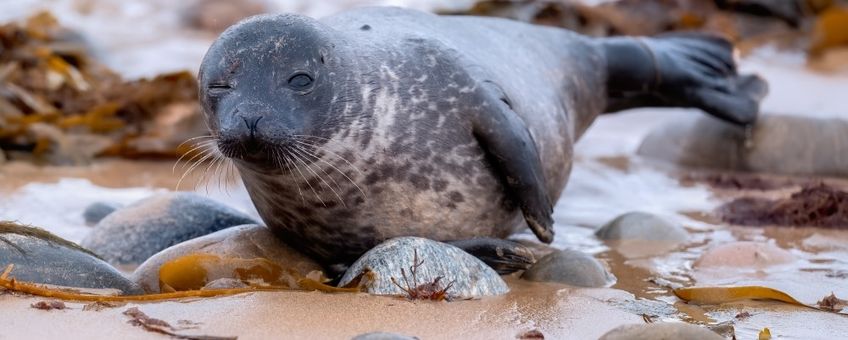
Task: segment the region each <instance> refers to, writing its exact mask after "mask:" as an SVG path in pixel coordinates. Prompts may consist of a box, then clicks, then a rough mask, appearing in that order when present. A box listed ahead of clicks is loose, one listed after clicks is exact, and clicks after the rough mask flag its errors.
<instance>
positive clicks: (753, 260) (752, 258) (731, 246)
mask: <svg viewBox="0 0 848 340" xmlns="http://www.w3.org/2000/svg"><path fill="white" fill-rule="evenodd" d="M794 260H795V256H794V255H792V253H790V252H789V251H786V250H784V249H782V248H780V247H778V246H776V245H774V244H771V243H760V242H747V241H745V242H733V243H727V244H722V245H719V246H716V247H713V248H710V249H709V250H707V251H706V252H704V253H703V254H701V257H699V258H698V259H697V260H696V261H695V263H694V267H695V268H698V269H706V268H726V267H737V268H754V269H762V268H765V267H769V266H773V265H779V264H784V263H789V262H792V261H794Z"/></svg>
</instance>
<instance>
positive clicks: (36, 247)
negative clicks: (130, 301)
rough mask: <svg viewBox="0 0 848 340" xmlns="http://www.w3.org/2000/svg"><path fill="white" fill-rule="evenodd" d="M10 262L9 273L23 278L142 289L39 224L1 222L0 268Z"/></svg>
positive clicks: (128, 290) (128, 291)
mask: <svg viewBox="0 0 848 340" xmlns="http://www.w3.org/2000/svg"><path fill="white" fill-rule="evenodd" d="M9 264H13V265H14V267H13V269H12V271H11V272H10V275H9V277H11V278H15V279H16V280H18V281H22V282H34V283H41V284H49V285H56V286H64V287H76V288H92V289H117V290H120V291H121V292H123V293H124V294H140V293H141V289H140V288H139V287H138V286H137V285H135V284H134V283H132V282H131V281H130V280H128V279H127V278H125V277H124V276H123V275H122V274H121V273H120V272H119V271H118V270H117V269H115V268H114V267H112V266H111V265H109V264H108V263H106V262H105V261H103V260H101V259H99V258H97V257H96V256H95V255H94V254H93V253H91V252H89V251H88V250H85V249H83V248H81V247H80V246H78V245H76V244H74V243H72V242H70V241H66V240H64V239H62V238H59V237H58V236H55V235H53V234H50V233H49V232H47V231H44V230H42V229H39V228H35V227H29V226H22V225H17V224H14V223H10V222H0V271H2V270H3V269H5V268H6V266H7V265H9Z"/></svg>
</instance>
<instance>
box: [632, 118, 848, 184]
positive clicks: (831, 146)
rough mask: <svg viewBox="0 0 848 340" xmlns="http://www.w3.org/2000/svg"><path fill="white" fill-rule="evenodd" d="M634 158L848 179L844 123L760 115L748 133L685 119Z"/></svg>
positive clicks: (662, 130)
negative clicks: (644, 157) (643, 157)
mask: <svg viewBox="0 0 848 340" xmlns="http://www.w3.org/2000/svg"><path fill="white" fill-rule="evenodd" d="M638 153H639V154H640V155H642V156H646V157H649V158H654V159H660V160H665V161H669V162H671V163H675V164H680V165H684V166H691V167H701V168H714V169H722V170H734V171H751V172H766V173H777V174H787V175H817V176H842V177H846V176H848V157H843V156H842V155H848V119H841V118H839V119H837V118H831V119H823V118H813V117H799V116H784V115H774V114H765V115H761V116H760V118H759V119H758V120H757V123H756V125H755V126H754V127H753V128H752V129H751V130H750V132H748V131H746V129H745V128H742V127H738V126H734V125H731V124H729V123H725V122H722V121H719V120H717V119H715V118H711V117H707V116H705V115H697V116H696V115H684V116H680V117H677V118H675V119H673V120H671V121H669V122H668V123H666V124H664V125H662V126H660V127H658V128H657V129H655V130H654V131H652V132H650V133H649V134H648V135H647V136H646V137H645V139H644V140H643V141H642V144H641V145H640V146H639V150H638Z"/></svg>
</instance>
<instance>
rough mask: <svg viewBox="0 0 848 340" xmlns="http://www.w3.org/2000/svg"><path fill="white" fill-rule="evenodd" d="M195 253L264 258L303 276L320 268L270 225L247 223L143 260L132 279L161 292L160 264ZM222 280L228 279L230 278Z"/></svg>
mask: <svg viewBox="0 0 848 340" xmlns="http://www.w3.org/2000/svg"><path fill="white" fill-rule="evenodd" d="M192 253H205V254H212V255H218V256H221V257H228V258H242V259H255V258H264V259H268V260H269V261H271V262H273V263H275V264H277V265H279V266H280V267H281V268H285V269H293V270H295V271H297V272H299V273H301V274H302V275H306V274H308V273H309V272H310V271H313V270H321V266H320V265H319V264H318V263H316V262H315V261H312V260H311V259H309V258H308V257H306V256H305V255H303V254H301V253H300V252H298V251H296V250H294V249H292V248H291V247H289V246H288V245H286V244H285V243H283V242H282V241H280V239H278V238H277V237H276V236H274V234H273V233H271V231H270V230H268V228H266V227H264V226H261V225H256V224H248V225H241V226H236V227H231V228H227V229H224V230H220V231H217V232H214V233H212V234H209V235H206V236H202V237H198V238H195V239H192V240H188V241H186V242H183V243H180V244H177V245H175V246H172V247H170V248H168V249H165V250H163V251H161V252H159V253H157V254H156V255H153V256H152V257H150V258H149V259H148V260H147V261H144V263H142V264H141V265H140V266H139V267H138V268H137V269H136V270H135V272H133V274H132V275H131V276H130V279H131V280H132V281H133V282H135V283H137V284H138V285H139V286H141V288H142V289H144V291H145V292H147V293H158V292H159V291H160V290H159V267H161V266H162V265H163V264H165V263H166V262H168V261H171V260H174V259H176V258H179V257H182V256H185V255H189V254H192ZM221 279H227V277H222V278H221ZM230 279H231V278H230ZM220 283H221V284H223V283H224V282H223V281H222V282H220ZM210 284H211V282H210Z"/></svg>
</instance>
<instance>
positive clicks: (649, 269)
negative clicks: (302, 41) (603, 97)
mask: <svg viewBox="0 0 848 340" xmlns="http://www.w3.org/2000/svg"><path fill="white" fill-rule="evenodd" d="M31 3H34V2H33V1H21V2H20V3H16V6H13V7H14V8H13V9H15V10H17V11H18V12H19V13H15V11H10V12H9V13H10V14H8V15H13V16H15V17H22V16H24V15H27V14H29V11H30V10H31V8H28V7H26V6H27V4H31ZM59 3H61V4H62V6H72V3H73V1H59ZM104 3H105V2H104ZM116 3H117V2H116ZM151 3H154V4H159V3H160V2H157V1H154V2H151ZM161 3H164V2H161ZM160 5H161V4H160ZM115 6H117V7H115ZM115 6H113V7H115V8H117V9H115V11H119V12H121V13H123V14H121V15H129V16H132V15H133V13H135V12H133V11H142V12H143V11H145V10H146V9H145V8H146V7H145V6H148V5H143V6H141V5H140V6H141V7H144V8H135V9H133V8H131V7H132V6H128V7H120V6H119V5H115ZM149 6H153V5H149ZM156 6H159V5H156ZM162 6H165V5H162ZM420 6H421V7H422V8H427V7H426V6H425V5H420ZM119 7H120V8H119ZM342 7H343V6H342ZM104 8H106V7H104ZM310 8H311V7H310ZM288 10H290V11H291V10H298V9H291V8H289V9H288ZM301 10H302V9H301ZM310 10H312V11H315V13H309V14H314V15H323V14H327V11H330V10H328V9H321V8H311V9H310ZM334 10H337V9H334ZM322 11H323V12H322ZM330 12H332V11H330ZM69 13H71V12H69ZM127 13H129V14H127ZM113 14H114V13H113ZM59 16H60V19H68V20H70V22H71V25H72V26H73V23H74V21H73V20H77V21H76V23H77V24H78V26H79V28H81V29H82V30H83V31H86V30H88V31H95V30H96V28H97V27H95V26H93V25H95V24H91V23H83V22H82V21H81V19H79V18H77V19H74V18H73V16H72V15H67V16H68V18H63V17H62V15H59ZM108 17H109V15H108V12H106V14H103V15H102V17H101V19H99V20H102V21H108V20H109V18H108ZM2 19H8V18H2ZM137 20H140V19H137ZM156 20H161V21H162V24H163V25H164V26H165V27H168V26H167V25H169V24H168V23H169V22H170V21H169V20H172V19H169V18H168V17H167V16H164V17H162V18H159V19H156ZM144 26H151V25H144ZM152 26H155V25H152ZM133 27H137V26H133ZM135 34H136V35H139V36H142V35H145V34H148V36H147V39H138V41H139V43H138V45H137V46H122V45H120V44H118V43H117V41H118V40H117V38H115V37H110V36H108V34H107V33H101V37H102V39H105V40H106V41H109V39H113V40H112V41H111V42H112V45H109V44H107V46H110V52H111V50H118V51H121V50H124V51H125V52H126V53H125V54H120V53H119V54H113V53H110V55H112V57H111V58H113V59H112V60H111V63H110V66H118V67H117V69H119V70H121V71H122V72H124V73H125V75H127V76H129V77H134V76H142V75H149V74H156V73H159V72H163V71H168V70H172V69H181V68H190V69H196V66H197V63H199V57H200V56H202V53H203V52H204V51H205V48H206V46H208V43H209V42H210V41H211V39H212V38H214V37H207V36H191V35H188V36H186V35H179V37H180V38H174V39H185V41H187V42H188V43H185V44H183V43H180V41H177V40H167V41H164V42H161V43H159V44H158V45H156V43H155V42H151V38H150V37H155V36H156V34H161V33H156V32H152V33H151V32H147V31H139V32H136V33H135ZM95 36H96V35H95ZM144 44H147V45H144ZM157 46H158V47H157ZM157 48H158V49H161V50H159V52H161V53H163V54H164V55H174V56H176V57H175V58H172V59H170V61H169V63H170V64H168V63H165V64H161V63H160V64H157V63H154V62H153V60H161V58H158V57H156V58H154V57H151V56H154V55H157V54H156V49H157ZM133 49H135V50H136V51H135V52H132V50H133ZM142 49H143V53H142V52H139V51H141V50H142ZM797 60H798V58H797V57H795V56H793V55H787V54H785V52H775V51H772V50H767V49H766V50H763V51H759V52H757V53H753V54H751V55H749V56H748V57H747V58H746V59H744V60H742V61H741V68H742V70H744V71H748V72H751V71H753V72H759V73H760V74H761V75H762V76H764V77H765V78H766V79H767V80H768V81H769V82H770V86H771V94H770V95H769V96H768V97H767V98H766V99H765V102H764V104H763V111H764V114H766V115H768V114H793V115H797V116H815V117H829V118H834V117H835V118H840V119H848V101H846V100H845V98H844V95H845V94H846V93H848V74H846V73H841V74H839V73H837V74H833V73H829V74H823V73H815V72H813V71H810V70H808V69H806V68H805V67H804V65H803V64H802V63H799V62H798V61H797ZM133 61H137V63H134V62H133ZM845 62H846V63H848V59H846V60H845ZM129 65H134V66H132V67H130V66H129ZM678 115H701V113H699V112H696V111H691V110H677V109H662V110H661V109H641V110H635V111H630V112H623V113H619V114H614V115H606V116H602V117H601V118H599V119H598V120H597V121H596V122H595V123H594V124H593V125H592V126H591V127H590V128H589V130H588V131H587V134H586V135H585V136H583V137H582V138H581V140H580V141H579V142H578V143H577V145H576V148H575V154H576V155H575V160H574V167H573V171H572V175H571V177H570V179H569V183H568V187H567V189H566V190H565V193H564V194H563V195H562V197H561V199H560V201H559V202H558V203H557V204H556V208H555V211H554V218H555V220H556V226H555V228H556V235H557V236H556V239H555V242H554V243H553V246H554V247H556V248H558V249H573V250H578V251H581V252H584V253H587V254H590V255H592V256H594V257H595V258H598V259H600V260H602V261H603V262H604V263H605V265H606V266H607V267H608V269H609V271H610V272H611V273H612V274H613V275H614V276H615V278H616V280H615V282H614V283H613V284H612V285H611V286H610V287H609V288H577V287H570V286H565V285H559V284H550V283H535V282H528V281H525V280H521V279H519V278H517V277H511V276H508V277H506V282H507V284H508V285H509V287H510V289H511V291H510V293H508V294H506V295H503V296H499V297H487V298H483V299H479V300H469V301H453V302H411V301H407V300H405V299H402V298H396V297H379V296H370V295H367V294H351V293H337V294H327V293H319V292H300V291H291V292H288V291H286V292H254V293H246V294H240V295H235V296H227V297H219V298H192V299H186V300H175V301H165V302H151V303H129V304H126V305H121V306H115V307H107V308H103V309H101V310H99V311H94V310H84V306H85V305H86V304H85V303H77V302H73V301H65V305H66V308H65V309H62V310H50V311H45V310H40V309H36V308H32V307H31V305H32V304H36V303H38V302H39V301H45V300H47V301H49V300H50V299H46V298H42V297H36V296H27V295H20V294H13V293H8V292H6V293H4V292H0V326H2V327H0V328H2V330H0V338H9V339H19V338H60V337H66V336H67V335H68V334H73V336H74V337H75V338H87V339H112V338H116V337H120V338H122V339H148V338H154V337H161V335H158V334H153V333H149V332H146V331H144V330H143V329H141V328H139V327H135V326H133V325H131V324H129V323H128V322H127V321H128V320H130V318H129V317H128V316H126V315H124V311H126V310H127V309H130V308H132V307H137V308H138V309H139V310H141V311H143V312H144V313H145V314H147V315H148V316H150V317H152V318H157V319H161V320H165V321H167V322H169V323H170V324H172V325H176V327H177V328H180V327H184V329H180V330H179V333H180V334H186V335H211V336H237V337H238V338H239V339H265V338H328V339H349V338H351V337H353V336H355V335H357V334H362V333H367V332H374V331H386V332H393V333H399V334H404V335H410V336H417V337H419V338H421V339H433V338H465V339H477V338H479V339H510V338H515V337H516V336H517V335H519V334H523V333H525V332H527V331H531V330H539V331H541V332H542V334H544V335H545V338H547V339H594V338H598V337H599V336H601V335H602V334H604V333H606V332H607V331H609V330H611V329H613V328H616V327H618V326H620V325H625V324H640V323H645V322H646V320H647V321H651V322H688V323H694V324H699V325H708V326H715V325H720V324H722V323H727V322H728V321H730V322H732V323H733V326H734V329H735V334H736V337H737V338H739V339H754V338H757V335H758V333H759V332H760V331H761V330H762V329H763V328H766V327H767V328H769V329H770V331H771V334H772V335H773V336H775V337H780V338H783V339H837V338H842V337H844V336H845V334H848V316H846V315H845V314H844V313H843V314H836V313H827V312H823V311H818V310H812V309H809V308H803V307H799V306H792V305H787V304H783V303H779V302H770V301H739V302H733V303H726V304H721V305H715V306H698V305H694V304H687V303H684V302H682V301H681V300H679V299H678V298H677V297H675V296H674V294H673V293H672V292H671V290H670V289H669V288H668V287H669V286H674V285H682V286H695V285H697V286H727V285H737V286H741V285H760V286H765V287H770V288H775V289H779V290H781V291H783V292H786V293H788V294H790V295H791V296H793V297H795V298H796V299H798V300H799V301H801V302H802V303H804V304H809V305H815V304H816V303H817V301H819V300H821V299H822V298H824V297H825V296H827V295H830V294H831V293H833V294H835V295H836V296H837V297H840V298H843V299H845V298H846V297H848V229H846V228H814V227H800V226H799V227H796V228H792V227H786V226H759V227H748V226H736V225H730V224H728V223H726V222H723V221H722V219H721V216H719V214H718V213H717V210H718V209H719V208H720V207H721V206H722V205H723V204H725V203H727V202H730V201H732V200H733V199H736V198H740V197H745V196H752V195H753V196H756V197H760V198H764V199H779V198H785V197H788V196H789V195H790V194H791V193H793V192H797V191H798V190H800V189H801V188H802V187H803V186H804V185H805V183H809V182H811V181H816V180H812V179H810V178H801V177H786V176H778V175H763V176H762V178H766V179H768V180H773V181H774V182H775V183H784V184H785V185H777V186H771V187H768V188H766V189H764V190H762V189H761V188H760V189H751V188H748V187H744V186H742V187H727V186H719V185H714V184H715V183H710V181H705V180H700V179H703V178H704V177H705V176H711V175H715V174H716V173H718V174H719V175H734V174H728V173H722V172H716V171H712V172H707V173H706V174H705V172H704V171H702V170H692V169H684V168H679V167H675V166H673V165H669V164H664V163H660V162H656V161H652V160H649V159H644V158H642V157H640V156H638V155H637V154H636V150H637V149H638V147H639V145H640V142H641V140H642V138H643V137H644V136H645V135H647V134H648V133H649V132H650V131H651V130H652V129H653V128H655V127H656V126H658V125H659V124H661V123H662V122H663V120H664V119H667V118H670V117H672V116H678ZM173 169H174V163H173V161H128V160H100V161H97V162H95V163H93V164H90V165H86V166H35V165H31V164H29V163H21V162H7V163H3V164H0V217H2V219H8V220H16V221H18V222H20V223H26V224H33V225H36V226H40V227H43V228H46V229H47V230H49V231H51V232H53V233H55V234H56V235H58V236H60V237H63V238H66V239H68V240H70V241H74V242H79V241H80V240H82V239H83V238H84V237H85V236H86V235H87V234H88V233H89V232H90V230H91V227H88V226H86V225H85V222H84V220H83V217H82V212H83V210H84V209H85V207H86V206H88V205H89V204H91V203H94V202H98V201H105V202H112V203H119V204H124V205H125V204H129V203H132V202H135V201H138V200H140V199H143V198H146V197H149V196H151V195H154V194H157V193H163V192H167V191H172V190H174V189H175V188H177V183H178V182H179V179H180V176H181V175H182V172H183V169H185V166H184V164H177V166H176V171H174V170H173ZM821 180H823V181H825V182H826V183H827V184H828V185H831V186H832V187H834V188H841V189H842V190H846V191H848V180H846V179H838V178H826V179H821ZM179 189H180V190H189V191H195V192H197V193H199V194H200V195H204V196H207V197H211V198H213V199H215V200H217V201H220V202H223V203H225V204H227V205H228V206H230V207H233V208H235V209H237V210H239V211H241V212H244V213H246V214H248V215H250V216H252V217H254V218H257V219H258V214H257V213H256V211H255V210H254V208H253V206H252V204H251V201H250V198H249V197H248V195H247V193H246V191H245V189H244V188H243V186H242V185H241V184H240V182H239V181H238V180H237V179H235V178H227V179H223V178H215V177H213V178H211V179H207V180H205V181H204V180H201V179H200V176H199V174H198V173H195V174H190V175H189V176H188V178H187V179H186V180H184V181H183V183H182V185H181V187H180V188H179ZM631 211H643V212H648V213H653V214H656V215H658V216H661V217H663V218H665V219H667V220H668V221H669V222H671V223H673V224H678V225H682V226H683V227H684V229H685V230H686V232H687V234H688V239H687V240H686V241H684V242H682V243H673V244H658V243H655V242H640V241H603V240H600V239H598V238H597V237H596V236H595V232H596V230H597V229H598V228H600V227H601V226H602V225H604V224H605V223H606V222H608V221H610V220H612V219H613V218H615V217H616V216H619V215H620V214H623V213H626V212H631ZM518 237H519V238H521V239H526V240H534V239H535V237H534V236H533V235H532V234H531V233H530V232H529V231H528V232H526V233H524V234H522V235H519V236H518ZM747 244H756V245H757V246H755V247H749V246H746V245H747ZM727 245H739V246H738V247H736V248H733V247H730V248H727ZM725 248H727V249H725ZM775 249H777V250H775ZM723 251H724V252H726V253H722V252H723ZM746 259H750V260H751V261H747V262H746V261H745V260H746ZM0 265H2V264H0ZM122 269H125V270H131V269H132V268H122ZM740 316H743V317H740ZM180 320H184V321H188V322H180ZM181 325H182V326H181Z"/></svg>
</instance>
